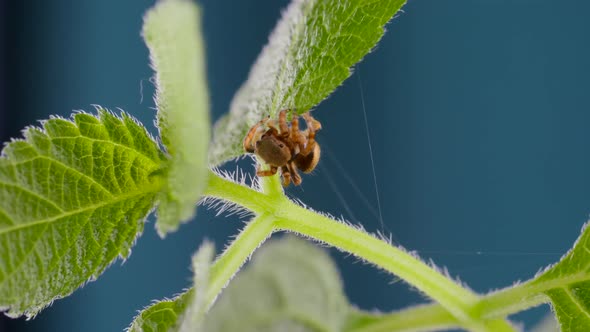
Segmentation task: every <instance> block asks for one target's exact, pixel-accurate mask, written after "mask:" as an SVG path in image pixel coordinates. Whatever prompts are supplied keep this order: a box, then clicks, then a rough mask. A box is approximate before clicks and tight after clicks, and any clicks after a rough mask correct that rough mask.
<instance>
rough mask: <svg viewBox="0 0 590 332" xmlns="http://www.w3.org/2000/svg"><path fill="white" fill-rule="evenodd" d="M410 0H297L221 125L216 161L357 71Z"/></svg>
mask: <svg viewBox="0 0 590 332" xmlns="http://www.w3.org/2000/svg"><path fill="white" fill-rule="evenodd" d="M404 3H405V0H363V1H359V0H293V1H292V3H291V5H290V6H289V7H288V8H287V10H286V11H285V13H284V14H283V17H282V19H281V20H280V21H279V23H278V24H277V26H276V28H275V29H274V31H273V33H272V34H271V36H270V40H269V43H268V45H266V47H265V48H264V49H263V50H262V53H261V54H260V56H259V57H258V60H257V61H256V63H255V64H254V66H253V68H252V70H251V71H250V75H249V77H248V80H247V81H246V82H245V83H244V85H243V86H242V87H241V88H240V90H239V91H238V92H237V94H236V95H235V97H234V99H233V101H232V104H231V109H230V113H229V115H227V116H226V117H224V118H222V119H221V120H220V121H219V122H218V123H217V124H216V126H215V129H214V133H215V135H214V139H213V144H212V147H211V150H210V155H209V156H210V161H211V162H212V163H213V164H215V165H217V164H221V163H222V162H224V161H226V160H228V159H231V158H234V157H237V156H240V155H241V154H243V151H242V145H241V142H242V139H243V138H244V136H245V135H246V132H247V131H248V129H249V128H250V127H251V126H252V125H254V124H255V123H256V122H258V121H260V119H262V118H263V117H264V116H267V115H270V116H272V117H274V116H275V115H276V114H277V112H278V111H280V110H283V109H292V110H296V111H297V113H299V114H302V113H304V112H307V111H308V110H310V109H311V108H312V107H314V106H316V105H317V104H318V103H320V102H321V101H322V100H323V99H324V98H326V97H327V96H328V95H329V94H330V93H331V92H332V91H334V90H335V89H336V88H337V87H338V86H339V85H340V84H341V83H342V82H343V81H344V80H345V79H346V78H348V77H349V76H350V74H351V70H350V67H351V66H353V65H354V64H355V63H357V62H358V61H360V60H361V59H362V58H363V56H365V54H367V53H368V52H369V51H371V49H372V48H373V47H374V46H375V45H376V44H377V42H378V41H379V39H380V38H381V36H382V35H383V32H384V29H383V26H384V25H385V24H386V23H387V22H388V21H389V20H390V19H391V17H392V16H393V15H394V14H395V13H396V12H397V11H398V10H399V9H400V8H401V7H402V5H403V4H404Z"/></svg>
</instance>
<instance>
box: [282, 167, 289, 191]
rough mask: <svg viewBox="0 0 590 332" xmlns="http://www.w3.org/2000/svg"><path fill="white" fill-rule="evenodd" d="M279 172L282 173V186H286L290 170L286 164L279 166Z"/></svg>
mask: <svg viewBox="0 0 590 332" xmlns="http://www.w3.org/2000/svg"><path fill="white" fill-rule="evenodd" d="M281 174H282V175H283V187H286V186H288V185H289V183H291V172H289V168H287V166H283V167H281Z"/></svg>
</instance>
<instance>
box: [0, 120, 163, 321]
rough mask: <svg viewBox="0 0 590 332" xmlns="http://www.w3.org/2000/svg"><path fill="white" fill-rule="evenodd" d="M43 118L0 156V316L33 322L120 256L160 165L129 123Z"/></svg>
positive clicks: (142, 133) (145, 209)
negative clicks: (28, 318) (40, 125)
mask: <svg viewBox="0 0 590 332" xmlns="http://www.w3.org/2000/svg"><path fill="white" fill-rule="evenodd" d="M98 113H99V117H98V118H97V117H95V116H93V115H90V114H86V113H78V114H75V115H73V121H69V120H65V119H62V118H52V119H50V120H47V121H45V122H43V128H34V127H30V128H27V129H26V130H25V131H24V135H25V140H16V141H13V142H11V143H9V144H8V145H6V147H5V148H4V149H3V151H2V156H0V308H3V309H5V310H8V315H9V316H12V317H17V316H20V315H22V314H26V315H27V316H33V315H35V314H36V313H37V312H38V311H39V310H41V309H42V308H44V307H45V306H47V305H48V304H50V303H51V302H52V301H53V300H55V299H57V298H61V297H64V296H66V295H69V294H70V293H72V292H73V291H74V290H75V289H76V288H78V287H80V286H81V285H82V284H84V283H85V282H86V281H88V280H93V279H95V278H97V277H98V276H99V275H100V274H101V273H102V272H103V270H104V269H105V268H106V267H107V266H108V265H109V264H111V263H112V262H113V260H115V259H116V258H117V257H119V256H120V257H123V258H125V257H127V256H128V255H129V253H130V250H131V246H132V245H133V243H134V241H135V239H136V237H137V236H138V234H140V233H141V231H142V230H143V224H144V222H143V221H144V219H145V217H146V216H147V214H148V213H149V211H150V210H151V209H152V208H153V206H154V202H155V197H156V195H157V193H158V192H159V191H160V189H161V187H162V183H161V180H160V179H159V178H158V177H155V176H152V174H153V173H154V172H157V171H158V170H159V169H160V168H161V166H162V162H163V160H164V156H163V155H162V154H161V153H160V150H159V149H158V146H157V144H156V143H155V142H154V140H153V139H152V138H151V137H150V136H149V134H148V133H147V132H146V130H145V129H144V128H143V127H142V126H141V125H140V124H138V122H136V121H135V120H134V119H132V118H130V117H129V116H127V115H125V114H124V113H123V115H122V116H121V117H117V116H115V115H113V114H111V113H109V112H108V111H105V110H103V109H99V110H98Z"/></svg>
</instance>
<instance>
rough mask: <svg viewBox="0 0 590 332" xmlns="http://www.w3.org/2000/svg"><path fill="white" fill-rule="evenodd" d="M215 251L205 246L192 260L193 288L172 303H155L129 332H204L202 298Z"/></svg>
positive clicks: (142, 312)
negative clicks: (202, 330) (202, 331)
mask: <svg viewBox="0 0 590 332" xmlns="http://www.w3.org/2000/svg"><path fill="white" fill-rule="evenodd" d="M214 253H215V250H214V248H213V244H212V243H210V242H205V243H204V244H203V245H201V247H200V248H199V250H198V251H197V253H196V254H195V255H194V256H193V271H194V280H193V288H191V289H190V290H188V291H186V292H185V293H182V294H181V295H178V296H177V297H176V298H174V299H172V300H163V301H160V302H156V303H154V304H153V305H151V306H150V307H148V308H146V309H144V310H143V311H141V312H140V313H139V315H137V317H135V319H134V320H133V322H132V323H131V326H130V327H129V329H128V331H129V332H157V331H161V332H165V331H191V332H199V331H201V329H200V328H201V323H202V321H203V317H204V315H205V312H206V310H207V308H206V306H205V303H204V297H203V294H205V292H206V290H207V285H208V282H209V266H210V265H211V260H212V259H213V255H214Z"/></svg>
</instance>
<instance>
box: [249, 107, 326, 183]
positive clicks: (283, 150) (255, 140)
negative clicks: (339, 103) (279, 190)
mask: <svg viewBox="0 0 590 332" xmlns="http://www.w3.org/2000/svg"><path fill="white" fill-rule="evenodd" d="M287 111H288V110H283V111H281V112H279V120H278V123H277V121H276V120H271V119H270V117H266V118H264V119H262V120H261V121H260V122H258V123H257V124H255V125H254V126H252V128H250V131H248V134H247V135H246V137H245V138H244V142H243V144H244V150H246V152H249V153H255V154H256V155H257V156H259V157H260V158H262V160H264V162H265V163H267V164H268V165H269V166H270V169H268V170H262V169H260V168H258V169H257V170H256V175H258V176H271V175H275V174H276V173H277V171H278V169H279V168H280V169H281V175H282V177H283V186H285V187H286V186H288V185H289V183H291V182H293V184H295V185H296V186H298V185H299V184H301V176H300V175H299V173H298V172H297V170H298V169H299V170H301V171H302V172H303V173H310V172H311V171H313V169H314V168H315V167H316V165H317V164H318V161H319V160H320V145H319V144H318V143H317V142H316V140H315V134H316V132H317V131H318V130H320V129H321V128H322V125H321V124H320V123H319V122H318V121H317V120H316V119H314V118H313V117H312V116H311V115H310V114H309V112H307V113H305V114H303V115H302V116H303V118H304V119H305V122H306V124H307V129H306V130H303V131H302V130H300V128H299V117H298V116H297V115H296V114H294V115H293V116H292V119H291V124H290V125H289V124H288V123H287ZM277 125H278V129H277ZM265 126H266V127H268V129H266V128H265Z"/></svg>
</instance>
